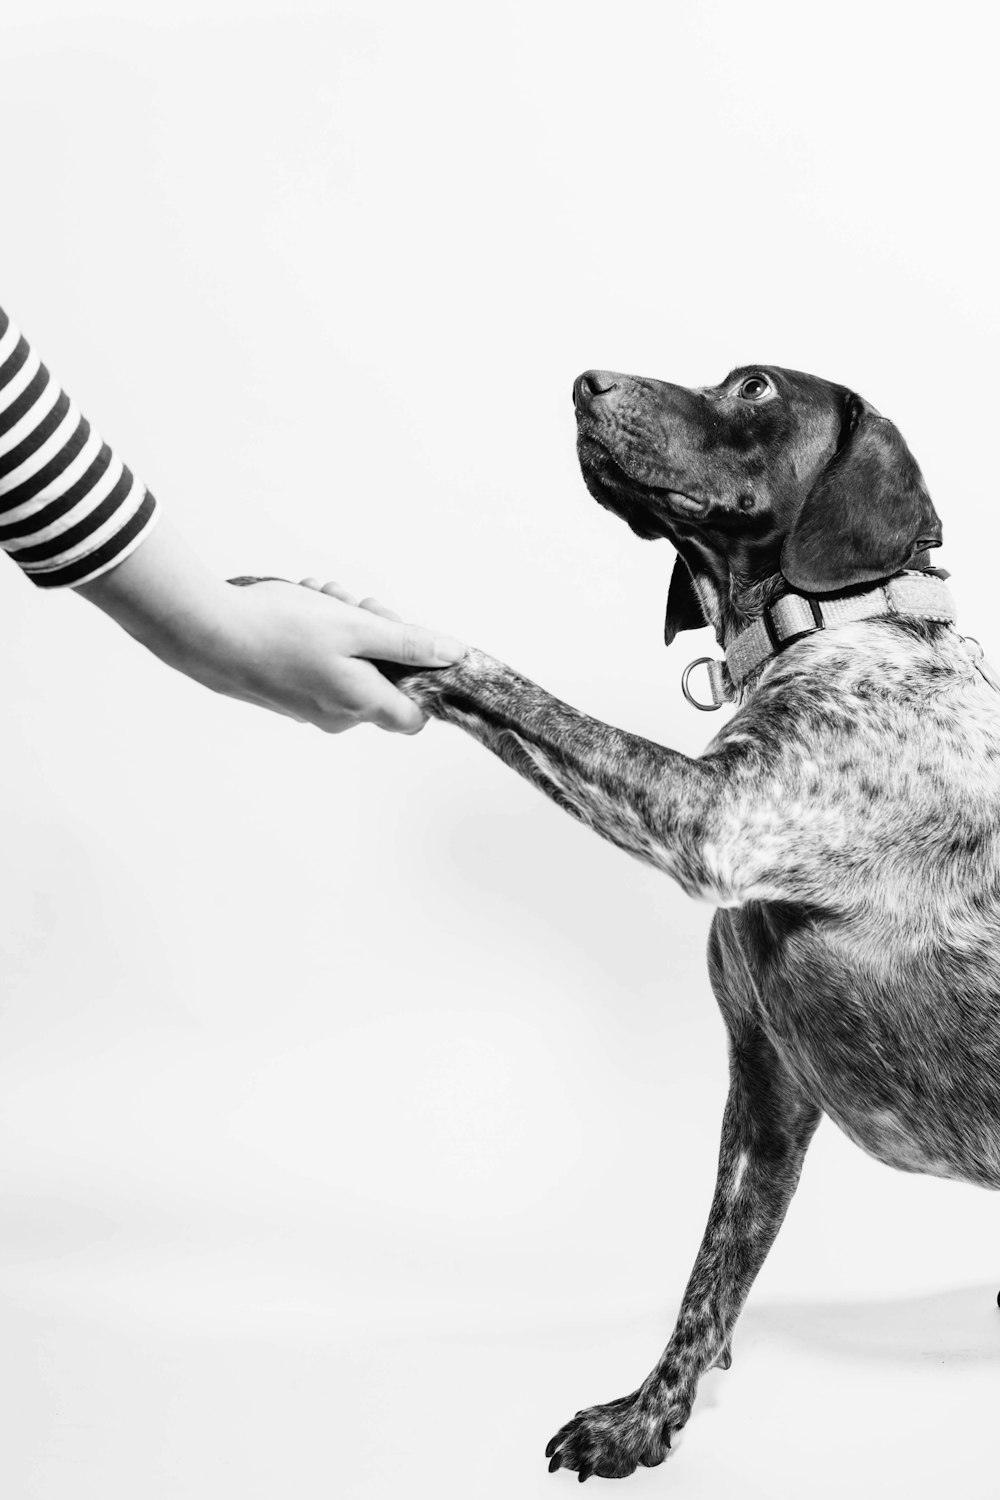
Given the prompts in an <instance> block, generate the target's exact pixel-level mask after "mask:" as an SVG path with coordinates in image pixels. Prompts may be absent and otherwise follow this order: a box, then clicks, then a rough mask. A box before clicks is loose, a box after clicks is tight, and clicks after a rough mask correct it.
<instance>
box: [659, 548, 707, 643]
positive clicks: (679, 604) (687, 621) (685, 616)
mask: <svg viewBox="0 0 1000 1500" xmlns="http://www.w3.org/2000/svg"><path fill="white" fill-rule="evenodd" d="M707 624H708V621H707V620H706V619H705V612H704V610H703V609H702V607H701V601H700V600H699V598H698V595H697V594H696V593H695V587H694V582H693V580H692V578H691V569H690V568H689V567H688V565H687V563H686V562H685V561H684V559H683V557H680V556H678V557H677V558H676V559H675V561H674V571H673V572H672V573H671V575H670V588H669V589H668V590H667V618H666V619H665V620H664V622H663V639H664V642H665V644H666V645H668V646H669V645H670V642H671V641H672V640H673V638H674V636H675V635H678V634H679V633H680V631H682V630H700V629H701V628H702V626H703V625H707Z"/></svg>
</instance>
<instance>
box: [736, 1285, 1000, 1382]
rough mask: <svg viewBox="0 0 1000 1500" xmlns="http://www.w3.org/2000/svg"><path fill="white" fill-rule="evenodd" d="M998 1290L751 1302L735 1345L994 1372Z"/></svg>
mask: <svg viewBox="0 0 1000 1500" xmlns="http://www.w3.org/2000/svg"><path fill="white" fill-rule="evenodd" d="M998 1287H1000V1273H998V1278H997V1282H996V1284H993V1285H985V1286H971V1287H960V1288H957V1289H952V1290H948V1291H941V1292H930V1293H928V1294H926V1295H924V1296H916V1297H899V1298H892V1299H884V1300H882V1301H872V1302H788V1303H774V1304H772V1305H770V1306H768V1305H767V1304H766V1303H765V1304H764V1305H763V1306H761V1305H760V1304H756V1303H753V1302H751V1303H750V1305H749V1306H748V1307H747V1309H746V1311H745V1312H744V1313H743V1316H742V1317H741V1318H740V1321H739V1323H738V1325H737V1328H736V1335H735V1339H734V1345H735V1346H736V1357H737V1358H738V1346H739V1344H740V1342H744V1341H746V1340H747V1339H752V1340H753V1341H754V1342H756V1341H757V1339H762V1340H763V1339H765V1338H766V1339H769V1340H770V1339H774V1338H775V1337H777V1338H785V1339H788V1340H789V1341H791V1342H793V1343H796V1344H800V1345H808V1346H809V1347H810V1348H811V1349H814V1350H816V1352H817V1353H823V1354H834V1355H842V1356H844V1357H845V1358H850V1359H870V1360H872V1361H875V1360H886V1361H895V1362H899V1363H903V1364H923V1363H933V1364H946V1365H956V1366H973V1365H979V1364H982V1363H983V1362H985V1361H989V1360H993V1361H995V1362H996V1364H997V1365H998V1366H1000V1309H998V1307H997V1289H998Z"/></svg>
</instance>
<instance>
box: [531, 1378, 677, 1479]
mask: <svg viewBox="0 0 1000 1500" xmlns="http://www.w3.org/2000/svg"><path fill="white" fill-rule="evenodd" d="M693 1398H694V1393H693V1391H692V1392H691V1394H690V1395H689V1396H685V1395H683V1394H682V1393H681V1392H680V1391H679V1390H676V1389H674V1388H672V1387H670V1386H667V1385H665V1384H664V1383H663V1382H662V1381H659V1380H656V1381H654V1380H652V1378H651V1379H650V1380H647V1381H645V1382H644V1383H643V1384H642V1385H641V1386H640V1387H639V1389H638V1390H637V1391H633V1392H632V1394H631V1395H630V1396H622V1397H620V1399H619V1400H617V1401H609V1402H608V1403H607V1405H605V1406H588V1407H585V1408H584V1410H583V1411H578V1412H577V1414H576V1416H575V1417H574V1418H573V1419H572V1421H570V1422H567V1423H566V1424H565V1426H563V1427H560V1429H559V1431H558V1432H557V1433H556V1435H555V1437H554V1438H553V1439H552V1440H551V1442H550V1443H549V1445H548V1447H547V1448H546V1449H545V1457H546V1458H547V1459H549V1473H550V1474H551V1473H554V1472H555V1470H556V1469H575V1470H576V1473H577V1475H578V1477H579V1479H580V1482H581V1483H582V1482H583V1480H585V1479H589V1478H590V1476H591V1475H592V1474H597V1475H599V1476H600V1477H601V1478H602V1479H624V1478H625V1476H626V1475H628V1474H632V1473H634V1471H635V1470H636V1469H637V1468H639V1467H640V1466H641V1467H644V1468H647V1469H653V1468H655V1467H656V1466H657V1464H662V1462H663V1460H664V1459H665V1458H666V1456H667V1453H668V1452H669V1450H670V1439H671V1436H672V1434H673V1433H675V1432H679V1431H680V1429H681V1428H682V1427H683V1426H684V1423H685V1422H686V1421H687V1419H688V1416H689V1415H690V1412H691V1402H692V1400H693Z"/></svg>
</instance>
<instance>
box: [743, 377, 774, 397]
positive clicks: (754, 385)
mask: <svg viewBox="0 0 1000 1500" xmlns="http://www.w3.org/2000/svg"><path fill="white" fill-rule="evenodd" d="M770 389H771V387H770V386H769V385H768V383H767V381H766V380H765V379H764V377H763V375H751V376H750V377H749V378H748V379H747V380H744V382H743V384H742V385H741V386H740V389H739V395H740V396H742V398H743V400H744V401H759V400H760V398H761V396H766V395H767V393H768V391H769V390H770Z"/></svg>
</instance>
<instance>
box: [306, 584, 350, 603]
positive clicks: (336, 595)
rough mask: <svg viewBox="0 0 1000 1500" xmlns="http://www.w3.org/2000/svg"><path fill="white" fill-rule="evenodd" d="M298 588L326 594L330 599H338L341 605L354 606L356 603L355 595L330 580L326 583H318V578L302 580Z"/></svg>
mask: <svg viewBox="0 0 1000 1500" xmlns="http://www.w3.org/2000/svg"><path fill="white" fill-rule="evenodd" d="M299 587H300V588H304V589H312V590H313V592H314V593H316V594H327V595H329V597H330V598H331V599H339V600H340V601H341V603H342V604H354V605H356V604H357V602H358V598H357V595H356V594H352V593H351V591H350V589H345V587H344V585H343V584H342V583H337V582H336V581H335V580H333V579H331V580H330V581H329V582H328V583H320V581H319V579H318V578H303V579H301V580H300V584H299Z"/></svg>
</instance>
